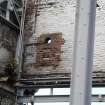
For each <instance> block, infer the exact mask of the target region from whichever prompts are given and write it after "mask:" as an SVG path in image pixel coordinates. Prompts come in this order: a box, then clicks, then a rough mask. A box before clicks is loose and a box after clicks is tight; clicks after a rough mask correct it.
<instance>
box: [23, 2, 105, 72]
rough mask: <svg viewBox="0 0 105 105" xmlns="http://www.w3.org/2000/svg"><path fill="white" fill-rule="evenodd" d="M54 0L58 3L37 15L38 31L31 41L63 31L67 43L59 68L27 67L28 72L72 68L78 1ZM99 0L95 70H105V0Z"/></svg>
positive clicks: (64, 46)
mask: <svg viewBox="0 0 105 105" xmlns="http://www.w3.org/2000/svg"><path fill="white" fill-rule="evenodd" d="M43 1H44V0H43ZM48 1H51V0H48ZM52 1H54V2H56V5H54V6H52V7H50V8H44V9H42V10H41V11H40V15H39V16H38V17H37V25H36V31H35V32H36V33H34V34H33V36H32V37H31V38H30V43H31V42H32V41H34V40H33V39H35V38H37V37H39V36H40V35H41V34H47V33H54V32H62V34H63V38H64V39H65V44H64V45H63V46H62V51H63V53H62V54H61V61H60V64H59V66H58V67H57V68H53V67H43V66H42V67H41V66H40V67H38V68H35V67H33V66H29V67H25V70H26V72H27V73H30V74H34V73H35V74H37V73H40V74H46V73H70V71H71V69H72V54H73V53H72V52H73V39H74V25H75V8H76V3H75V0H52ZM97 2H98V4H99V6H100V7H99V8H97V17H96V35H95V45H94V69H93V71H105V1H104V0H100V1H97ZM27 62H28V61H27ZM25 65H26V64H25Z"/></svg>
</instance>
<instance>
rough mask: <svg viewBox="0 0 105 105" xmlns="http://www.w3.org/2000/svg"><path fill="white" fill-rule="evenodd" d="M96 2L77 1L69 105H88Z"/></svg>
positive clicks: (93, 0) (92, 0)
mask: <svg viewBox="0 0 105 105" xmlns="http://www.w3.org/2000/svg"><path fill="white" fill-rule="evenodd" d="M95 15H96V0H77V9H76V25H75V39H74V53H73V54H74V55H73V69H72V82H71V105H90V104H91V103H90V102H91V87H92V62H93V47H94V32H95Z"/></svg>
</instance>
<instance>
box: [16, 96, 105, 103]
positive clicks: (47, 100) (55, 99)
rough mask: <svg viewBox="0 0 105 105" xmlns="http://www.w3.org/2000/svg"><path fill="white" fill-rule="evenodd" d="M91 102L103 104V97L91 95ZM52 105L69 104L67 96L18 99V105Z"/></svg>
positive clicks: (104, 99) (69, 99)
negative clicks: (39, 104) (54, 104)
mask: <svg viewBox="0 0 105 105" xmlns="http://www.w3.org/2000/svg"><path fill="white" fill-rule="evenodd" d="M91 98H92V101H91V102H105V95H92V97H91ZM32 100H33V102H34V103H52V102H69V101H70V102H71V98H70V96H69V95H45V96H34V99H33V98H32V97H19V98H18V100H17V102H18V103H30V102H32Z"/></svg>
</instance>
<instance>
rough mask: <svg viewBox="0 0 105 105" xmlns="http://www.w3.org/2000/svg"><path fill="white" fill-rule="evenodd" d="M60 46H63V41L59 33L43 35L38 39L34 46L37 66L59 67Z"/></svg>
mask: <svg viewBox="0 0 105 105" xmlns="http://www.w3.org/2000/svg"><path fill="white" fill-rule="evenodd" d="M62 44H64V39H63V38H62V34H61V33H53V34H45V35H41V36H40V37H38V39H37V45H36V52H37V53H36V64H37V66H52V65H53V66H57V65H59V61H60V59H61V58H60V55H61V45H62Z"/></svg>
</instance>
